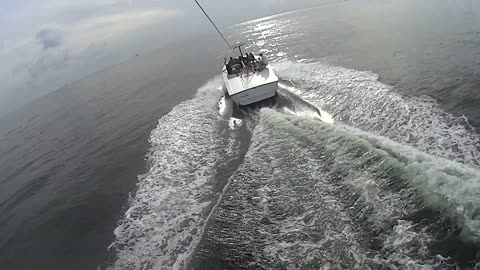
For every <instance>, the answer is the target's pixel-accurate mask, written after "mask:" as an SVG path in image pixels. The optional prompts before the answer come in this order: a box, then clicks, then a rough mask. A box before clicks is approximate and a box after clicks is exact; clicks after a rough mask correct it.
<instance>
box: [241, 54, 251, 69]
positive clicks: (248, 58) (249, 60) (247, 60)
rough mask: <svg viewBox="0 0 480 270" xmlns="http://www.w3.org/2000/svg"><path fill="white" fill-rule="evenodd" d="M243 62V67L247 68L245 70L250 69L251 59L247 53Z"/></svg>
mask: <svg viewBox="0 0 480 270" xmlns="http://www.w3.org/2000/svg"><path fill="white" fill-rule="evenodd" d="M243 60H244V61H245V65H246V66H247V68H249V69H252V59H251V58H250V55H249V54H248V53H246V54H245V56H244V57H243Z"/></svg>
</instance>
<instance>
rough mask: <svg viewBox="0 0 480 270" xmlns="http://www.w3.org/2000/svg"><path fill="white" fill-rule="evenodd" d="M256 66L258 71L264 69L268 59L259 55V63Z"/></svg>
mask: <svg viewBox="0 0 480 270" xmlns="http://www.w3.org/2000/svg"><path fill="white" fill-rule="evenodd" d="M258 65H259V67H260V69H264V68H265V67H266V66H267V65H268V59H267V57H266V56H265V55H264V54H263V53H261V54H260V61H259V63H258Z"/></svg>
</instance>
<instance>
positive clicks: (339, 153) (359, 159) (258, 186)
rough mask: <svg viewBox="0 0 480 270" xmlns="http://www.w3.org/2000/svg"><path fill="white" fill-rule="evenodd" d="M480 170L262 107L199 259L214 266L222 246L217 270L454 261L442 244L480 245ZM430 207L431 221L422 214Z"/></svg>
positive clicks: (200, 263)
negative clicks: (449, 238) (448, 237)
mask: <svg viewBox="0 0 480 270" xmlns="http://www.w3.org/2000/svg"><path fill="white" fill-rule="evenodd" d="M479 176H480V174H479V172H478V171H477V170H476V169H472V168H469V167H467V166H465V165H462V164H459V163H456V162H453V161H449V160H446V159H442V158H438V157H434V156H431V155H428V154H425V153H422V152H420V151H418V150H416V149H414V148H412V147H409V146H403V145H400V144H398V143H396V142H394V141H392V140H389V139H386V138H382V137H380V136H377V135H373V134H370V133H367V132H364V131H361V130H358V129H355V128H352V127H348V126H344V125H330V124H326V123H323V122H321V121H317V120H314V119H311V118H308V117H298V116H292V115H287V114H284V113H280V112H278V111H275V110H271V109H262V111H261V113H260V119H259V123H258V125H257V126H256V128H255V130H254V132H253V136H252V143H251V146H250V148H249V150H248V152H247V154H246V156H245V160H244V162H243V164H242V165H241V166H240V167H239V168H238V170H237V171H236V172H235V174H234V175H233V176H232V179H231V185H230V187H229V189H228V191H227V193H226V194H225V196H224V197H225V199H224V200H222V202H221V203H220V205H219V209H218V211H216V212H215V213H213V215H212V222H211V225H210V226H209V227H208V228H207V230H206V232H205V235H204V238H205V239H207V240H206V242H205V243H202V244H201V245H200V247H199V250H200V251H199V252H198V253H197V254H196V257H195V260H194V262H195V265H196V266H197V268H202V267H207V268H208V267H211V266H212V260H214V259H213V258H212V256H211V254H215V253H218V249H221V250H222V259H221V262H220V266H219V265H216V266H215V267H213V268H211V269H223V268H229V267H230V268H232V267H233V268H236V269H249V267H253V268H255V267H257V268H266V269H272V268H276V267H279V266H281V267H286V268H288V269H290V268H291V269H303V268H305V267H307V268H308V267H320V266H323V267H327V266H328V265H330V266H332V267H333V266H338V265H341V266H342V267H343V268H349V269H365V268H371V267H391V266H395V265H396V266H399V267H400V266H405V265H409V266H411V267H414V268H420V267H440V268H441V267H448V266H449V265H450V266H451V264H452V261H451V260H450V259H451V258H449V257H454V256H456V254H453V253H452V250H435V249H433V248H432V243H435V242H436V241H438V240H439V239H440V238H442V237H443V236H444V235H445V234H448V233H451V234H456V235H457V236H458V238H459V239H461V240H459V241H464V243H465V242H468V241H477V236H478V233H480V227H478V222H479V221H480V216H477V215H478V210H479V208H478V207H477V206H476V205H479V204H478V196H476V194H478V192H479V191H480V190H479V183H480V182H479V181H480V178H479ZM425 209H431V210H432V211H433V212H432V215H431V216H428V217H427V216H424V218H425V219H426V218H429V219H430V221H429V222H426V223H425V224H424V223H422V222H423V221H419V220H415V219H414V218H413V216H415V215H416V214H418V213H419V212H422V211H424V210H425ZM437 214H438V215H439V217H438V218H437V216H436V215H437ZM446 223H448V224H449V225H451V226H452V227H449V226H446V225H445V224H446ZM233 232H234V233H233ZM477 251H478V249H477ZM470 255H471V254H470ZM472 256H474V255H472ZM455 259H456V260H457V261H458V260H460V259H459V258H455ZM462 259H466V260H473V259H475V257H473V258H472V257H469V258H462ZM214 261H215V260H214ZM217 263H219V262H217Z"/></svg>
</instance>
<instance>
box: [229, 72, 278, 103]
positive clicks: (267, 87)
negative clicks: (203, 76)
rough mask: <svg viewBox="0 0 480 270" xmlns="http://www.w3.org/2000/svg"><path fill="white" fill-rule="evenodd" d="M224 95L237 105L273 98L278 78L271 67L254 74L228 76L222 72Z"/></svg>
mask: <svg viewBox="0 0 480 270" xmlns="http://www.w3.org/2000/svg"><path fill="white" fill-rule="evenodd" d="M222 77H223V82H224V84H225V89H226V93H227V94H228V95H229V96H230V97H231V98H232V100H233V102H235V103H236V104H237V105H248V104H252V103H255V102H259V101H262V100H264V99H268V98H271V97H273V96H275V94H276V93H277V90H278V77H277V76H276V75H275V73H274V72H273V69H272V67H271V66H266V67H265V68H263V69H262V70H258V71H255V72H242V73H239V74H231V75H228V74H227V71H226V69H225V67H224V69H223V70H222Z"/></svg>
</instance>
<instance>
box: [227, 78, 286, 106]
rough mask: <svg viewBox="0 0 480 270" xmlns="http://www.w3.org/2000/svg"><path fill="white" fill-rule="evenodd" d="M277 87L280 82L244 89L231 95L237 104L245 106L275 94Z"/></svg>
mask: <svg viewBox="0 0 480 270" xmlns="http://www.w3.org/2000/svg"><path fill="white" fill-rule="evenodd" d="M277 89H278V82H272V83H269V84H264V85H261V86H257V87H253V88H250V89H247V90H244V91H242V92H240V93H237V94H235V95H231V96H230V97H231V98H232V100H233V102H235V103H236V104H238V105H242V106H244V105H249V104H252V103H256V102H259V101H262V100H265V99H268V98H271V97H273V96H275V94H276V93H277Z"/></svg>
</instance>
